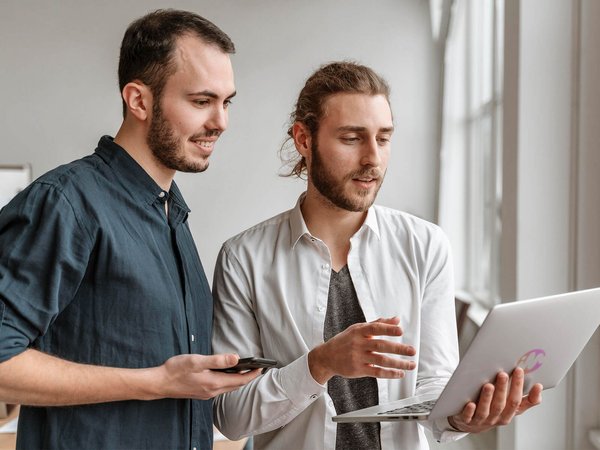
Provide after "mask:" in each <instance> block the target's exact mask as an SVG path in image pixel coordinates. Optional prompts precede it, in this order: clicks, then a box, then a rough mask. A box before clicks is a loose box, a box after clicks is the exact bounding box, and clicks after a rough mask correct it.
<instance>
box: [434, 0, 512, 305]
mask: <svg viewBox="0 0 600 450" xmlns="http://www.w3.org/2000/svg"><path fill="white" fill-rule="evenodd" d="M503 22H504V3H503V0H457V1H456V2H454V4H453V7H452V10H451V13H450V22H449V23H450V27H449V33H448V38H447V40H446V43H445V57H444V89H443V91H444V94H443V95H444V99H443V121H442V122H443V124H442V148H441V155H440V193H439V194H440V195H439V209H438V210H439V214H438V215H439V217H438V219H439V223H440V225H441V226H442V228H444V229H445V231H446V233H447V234H448V236H449V238H450V241H451V243H452V248H453V253H454V259H455V264H456V278H457V279H456V282H457V289H458V290H459V291H462V292H464V293H465V294H466V296H467V297H468V298H469V299H471V300H472V301H475V302H477V303H479V304H481V305H484V306H486V307H490V306H492V305H493V304H494V303H496V302H497V300H498V278H499V272H498V271H499V249H498V247H499V236H500V232H501V222H500V204H501V200H502V179H501V148H502V142H501V137H502V133H501V130H502V123H501V120H502V53H503V51H502V50H503Z"/></svg>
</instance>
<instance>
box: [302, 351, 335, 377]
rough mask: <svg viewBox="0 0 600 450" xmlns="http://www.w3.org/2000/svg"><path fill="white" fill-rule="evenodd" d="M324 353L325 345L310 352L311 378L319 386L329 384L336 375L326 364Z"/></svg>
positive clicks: (309, 366)
mask: <svg viewBox="0 0 600 450" xmlns="http://www.w3.org/2000/svg"><path fill="white" fill-rule="evenodd" d="M323 353H324V349H323V345H319V346H318V347H315V348H313V349H312V350H311V351H310V352H308V369H309V370H310V374H311V376H312V377H313V378H314V380H315V381H316V382H317V383H319V384H325V383H327V382H328V381H329V380H330V379H331V378H332V377H333V376H334V375H335V373H333V371H332V370H331V369H329V368H328V367H327V365H326V363H325V361H327V358H326V357H325V356H324V355H323Z"/></svg>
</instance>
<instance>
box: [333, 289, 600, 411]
mask: <svg viewBox="0 0 600 450" xmlns="http://www.w3.org/2000/svg"><path fill="white" fill-rule="evenodd" d="M598 326H600V288H596V289H590V290H585V291H576V292H569V293H567V294H560V295H552V296H548V297H541V298H536V299H532V300H523V301H518V302H513V303H505V304H502V305H497V306H495V307H494V308H493V309H492V310H491V311H490V313H489V314H488V315H487V317H486V319H485V321H484V323H483V325H482V326H481V328H480V329H479V331H478V332H477V334H476V336H475V338H474V339H473V341H472V343H471V345H470V346H469V348H468V350H467V352H466V353H465V355H464V357H463V358H462V359H461V361H460V363H459V365H458V367H457V368H456V370H455V371H454V374H453V375H452V377H451V378H450V380H449V381H448V384H447V385H446V387H445V389H444V390H443V391H442V393H441V394H440V395H439V397H438V396H437V395H431V394H428V395H421V396H416V397H410V398H406V399H403V400H398V401H395V402H391V403H387V404H383V405H377V406H373V407H370V408H364V409H360V410H357V411H352V412H349V413H346V414H341V415H338V416H335V417H333V421H334V422H389V421H398V420H425V419H428V418H429V419H432V420H435V419H439V418H442V417H447V416H452V415H454V414H457V413H459V412H460V411H462V409H463V408H464V406H465V404H466V403H467V402H469V401H476V400H477V398H478V396H479V391H480V390H481V386H483V385H484V384H485V383H487V382H490V381H493V380H494V379H495V377H496V374H497V373H498V372H499V371H500V370H503V371H505V372H507V373H509V374H510V373H511V372H512V370H513V369H514V368H515V367H516V366H520V367H522V368H523V369H524V370H525V386H524V392H528V391H529V389H530V388H531V386H533V384H535V383H542V385H543V386H544V389H548V388H552V387H554V386H556V385H557V384H558V383H559V382H560V381H561V380H562V378H563V377H564V376H565V375H566V373H567V371H568V370H569V368H570V367H571V365H572V364H573V362H574V361H575V359H577V356H578V355H579V354H580V353H581V351H582V350H583V348H584V347H585V344H586V343H587V342H588V341H589V339H590V338H591V337H592V335H593V334H594V332H595V331H596V329H597V328H598Z"/></svg>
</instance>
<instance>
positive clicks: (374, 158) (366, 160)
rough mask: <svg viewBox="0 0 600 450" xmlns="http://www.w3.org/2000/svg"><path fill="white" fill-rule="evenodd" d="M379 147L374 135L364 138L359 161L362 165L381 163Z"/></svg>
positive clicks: (374, 165) (377, 164) (376, 165)
mask: <svg viewBox="0 0 600 450" xmlns="http://www.w3.org/2000/svg"><path fill="white" fill-rule="evenodd" d="M380 151H381V149H380V148H379V143H378V142H377V138H376V137H372V138H370V139H367V140H365V143H364V145H363V149H362V155H361V160H360V163H361V164H362V165H363V166H373V167H378V166H379V165H380V164H381V154H380Z"/></svg>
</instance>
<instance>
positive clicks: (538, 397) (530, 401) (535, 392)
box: [517, 383, 544, 414]
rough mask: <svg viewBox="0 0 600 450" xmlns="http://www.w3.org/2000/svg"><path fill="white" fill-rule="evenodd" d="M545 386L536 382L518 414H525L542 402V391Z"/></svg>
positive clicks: (524, 399)
mask: <svg viewBox="0 0 600 450" xmlns="http://www.w3.org/2000/svg"><path fill="white" fill-rule="evenodd" d="M543 389H544V387H543V386H542V385H541V384H540V383H536V384H534V385H533V387H532V388H531V390H530V391H529V394H528V395H527V397H525V398H523V400H522V401H521V404H520V405H519V408H518V410H517V414H523V413H524V412H525V411H527V410H528V409H529V408H531V407H532V406H537V405H539V404H540V403H542V391H543Z"/></svg>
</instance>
